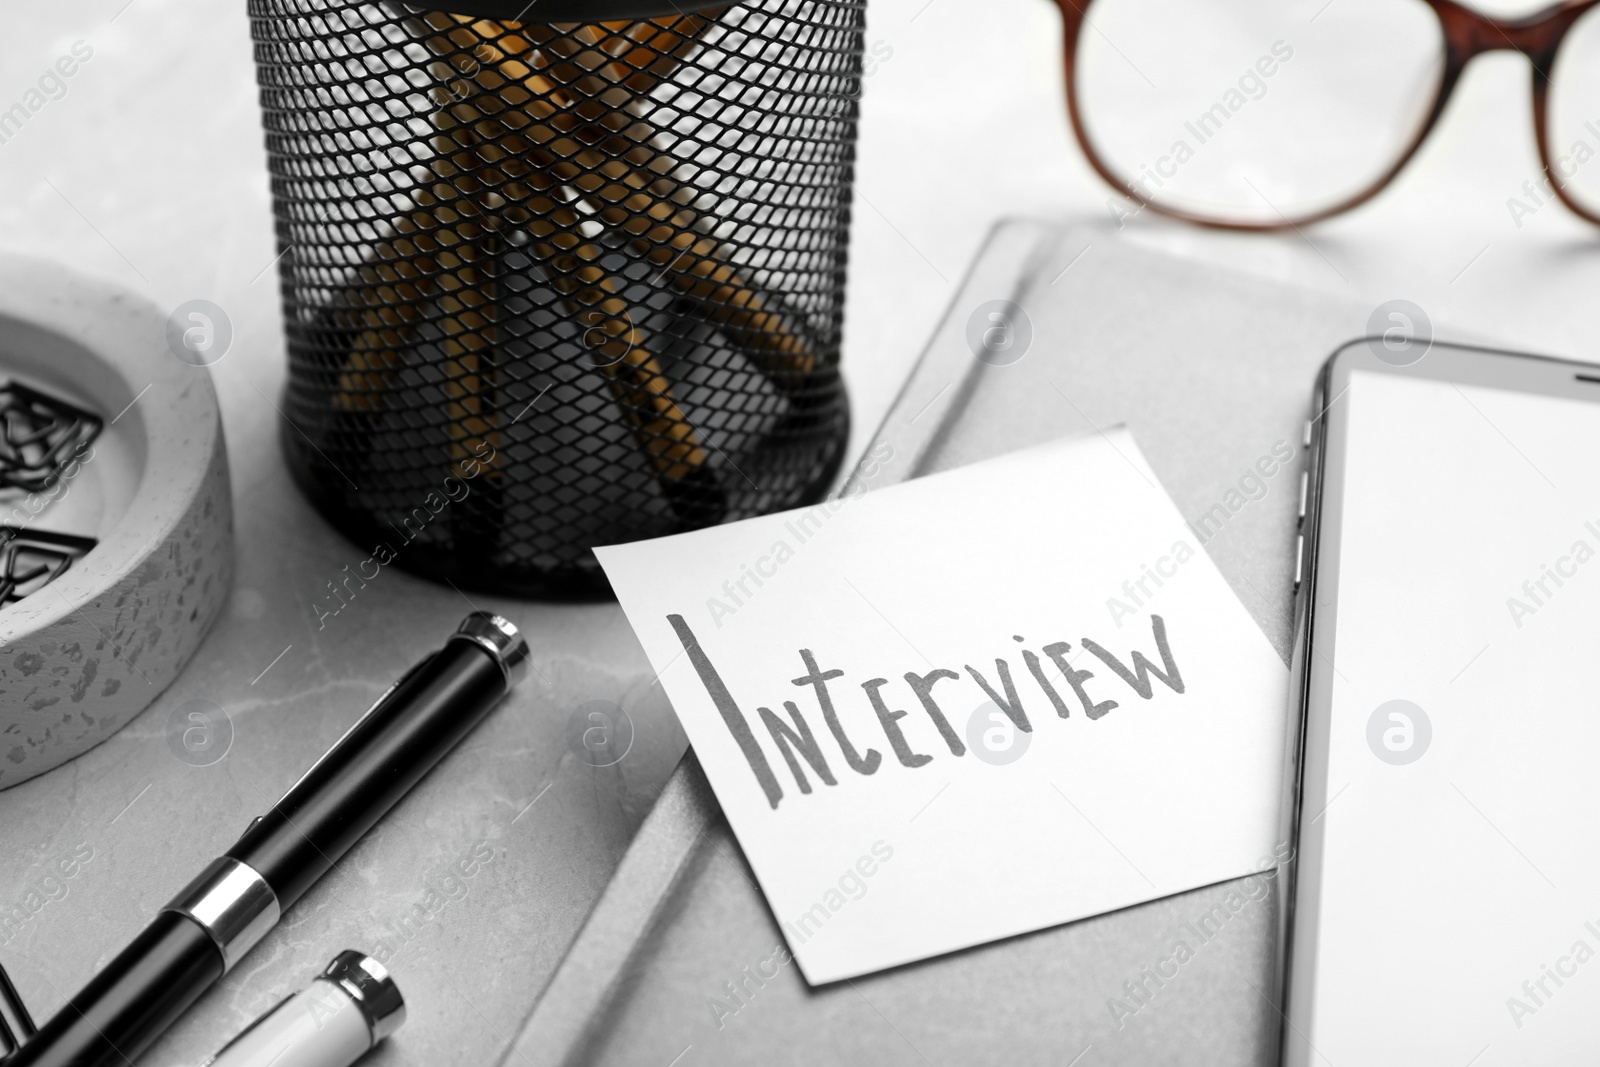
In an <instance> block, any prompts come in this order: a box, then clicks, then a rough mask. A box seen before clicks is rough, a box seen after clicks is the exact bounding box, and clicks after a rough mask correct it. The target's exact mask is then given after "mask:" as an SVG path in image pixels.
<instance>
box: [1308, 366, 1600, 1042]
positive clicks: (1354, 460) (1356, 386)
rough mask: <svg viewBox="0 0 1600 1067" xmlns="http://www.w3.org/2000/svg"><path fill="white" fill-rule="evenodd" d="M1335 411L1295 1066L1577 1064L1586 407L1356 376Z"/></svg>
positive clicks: (1598, 669)
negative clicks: (1338, 481)
mask: <svg viewBox="0 0 1600 1067" xmlns="http://www.w3.org/2000/svg"><path fill="white" fill-rule="evenodd" d="M1595 389H1596V391H1597V393H1600V385H1596V386H1595ZM1340 408H1342V409H1343V410H1342V411H1341V410H1339V409H1340ZM1330 412H1332V413H1334V414H1336V416H1337V417H1338V418H1339V419H1340V420H1341V423H1342V427H1343V429H1342V432H1341V433H1338V434H1335V435H1333V437H1332V438H1331V440H1332V441H1333V442H1334V444H1337V442H1339V441H1341V440H1342V442H1343V455H1342V471H1343V474H1342V478H1343V486H1342V491H1341V492H1340V493H1339V495H1338V501H1337V505H1336V508H1337V510H1336V511H1335V512H1330V514H1329V518H1328V520H1327V521H1328V522H1330V523H1336V524H1337V537H1336V538H1334V539H1332V541H1333V548H1332V554H1331V556H1328V555H1325V557H1324V560H1323V573H1330V572H1331V573H1332V574H1335V575H1336V581H1334V582H1331V583H1329V582H1324V583H1320V585H1319V589H1318V593H1317V596H1318V598H1319V599H1318V602H1317V603H1318V607H1317V610H1318V612H1319V613H1324V614H1323V616H1322V617H1323V618H1324V619H1327V618H1329V617H1331V618H1332V626H1331V628H1330V627H1328V626H1327V625H1326V624H1325V623H1324V624H1323V625H1322V629H1321V631H1320V639H1319V640H1317V641H1316V650H1315V651H1314V652H1313V655H1316V656H1321V657H1325V658H1327V659H1331V690H1330V692H1331V698H1330V700H1329V703H1328V705H1327V706H1328V707H1329V708H1330V714H1329V715H1328V716H1327V719H1326V725H1325V726H1324V727H1322V728H1321V737H1320V739H1314V738H1313V737H1312V732H1313V731H1312V729H1311V728H1309V727H1308V749H1307V751H1308V754H1309V753H1311V752H1312V751H1313V750H1314V749H1316V748H1317V747H1318V746H1319V745H1320V746H1321V752H1322V753H1325V757H1326V758H1325V762H1324V761H1321V760H1319V761H1318V763H1319V766H1317V767H1316V768H1313V767H1312V765H1311V764H1310V763H1309V762H1308V765H1307V777H1306V784H1305V792H1304V794H1303V797H1302V806H1301V814H1300V827H1301V838H1300V840H1301V847H1300V857H1301V859H1300V863H1301V876H1300V885H1301V889H1300V891H1299V897H1298V903H1297V909H1298V911H1297V914H1296V919H1295V938H1296V943H1297V945H1301V944H1303V945H1306V946H1307V950H1306V951H1304V952H1302V951H1300V949H1298V948H1297V949H1296V954H1295V956H1294V963H1293V971H1292V975H1291V1005H1292V1007H1291V1012H1290V1017H1291V1032H1290V1034H1289V1036H1288V1038H1287V1047H1288V1049H1289V1050H1290V1055H1289V1057H1288V1062H1289V1063H1290V1064H1300V1063H1305V1064H1333V1065H1335V1067H1347V1065H1360V1067H1373V1065H1380V1064H1404V1065H1406V1067H1420V1065H1425V1064H1446V1065H1450V1067H1467V1065H1468V1064H1471V1065H1473V1067H1496V1065H1501V1064H1505V1065H1511V1064H1519V1065H1526V1064H1540V1065H1544V1064H1550V1065H1554V1064H1566V1063H1579V1062H1593V1060H1594V1057H1596V1056H1597V1055H1600V404H1595V403H1587V402H1584V401H1582V400H1578V399H1570V398H1564V397H1557V396H1547V395H1538V394H1535V393H1522V392H1515V391H1511V390H1508V389H1501V388H1489V387H1484V386H1480V385H1468V384H1461V383H1456V382H1450V381H1441V380H1432V379H1428V378H1424V377H1408V376H1402V375H1396V374H1385V373H1374V372H1371V371H1362V370H1353V371H1351V373H1350V385H1349V388H1348V390H1347V391H1346V392H1345V393H1344V394H1343V395H1342V396H1339V397H1338V398H1336V399H1335V400H1334V402H1333V405H1332V406H1331V407H1330ZM1330 485H1331V482H1330ZM1324 529H1325V530H1326V529H1327V527H1326V526H1325V527H1324ZM1324 551H1325V553H1326V552H1327V551H1328V549H1327V548H1326V547H1325V549H1324ZM1330 601H1331V602H1330ZM1329 608H1331V609H1332V610H1331V612H1330V611H1329V610H1328V609H1329ZM1324 666H1329V665H1328V664H1324Z"/></svg>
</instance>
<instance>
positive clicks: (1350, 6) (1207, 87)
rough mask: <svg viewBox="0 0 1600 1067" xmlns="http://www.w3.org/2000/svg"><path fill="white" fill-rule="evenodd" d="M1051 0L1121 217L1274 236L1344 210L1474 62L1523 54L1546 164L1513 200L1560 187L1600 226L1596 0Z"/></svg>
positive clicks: (1382, 182)
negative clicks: (1536, 0)
mask: <svg viewBox="0 0 1600 1067" xmlns="http://www.w3.org/2000/svg"><path fill="white" fill-rule="evenodd" d="M1056 3H1057V5H1058V6H1059V7H1060V8H1061V14H1062V19H1063V22H1064V24H1065V41H1064V53H1063V54H1064V57H1065V63H1066V80H1067V108H1068V111H1069V113H1070V115H1071V118H1072V127H1073V131H1074V132H1075V133H1076V134H1077V137H1078V141H1079V143H1080V144H1081V145H1082V146H1083V150H1084V152H1085V153H1086V154H1087V156H1088V158H1089V162H1090V164H1091V165H1092V166H1093V167H1094V169H1095V170H1096V171H1097V172H1099V174H1100V176H1101V177H1102V178H1104V179H1105V180H1106V181H1107V182H1109V183H1110V184H1111V185H1112V186H1113V187H1114V188H1116V189H1117V190H1118V191H1119V192H1121V193H1122V194H1124V195H1125V196H1127V197H1129V198H1130V199H1132V200H1133V201H1134V202H1135V203H1137V204H1138V205H1140V206H1139V208H1138V209H1134V208H1128V209H1127V210H1126V214H1129V215H1131V214H1137V212H1138V211H1139V210H1143V208H1145V207H1148V208H1150V209H1151V210H1152V211H1156V212H1159V213H1161V214H1163V215H1170V216H1172V217H1174V218H1179V219H1184V220H1187V221H1189V222H1194V223H1199V224H1201V225H1204V226H1216V227H1221V228H1224V229H1231V230H1259V231H1268V230H1282V229H1288V228H1291V227H1298V226H1303V225H1305V224H1307V223H1311V222H1315V221H1317V220H1319V219H1325V218H1327V217H1329V216H1331V215H1337V214H1339V213H1340V212H1344V211H1349V210H1350V209H1351V208H1354V207H1356V206H1358V205H1360V204H1363V203H1365V202H1366V201H1368V200H1370V199H1371V198H1372V197H1374V196H1375V195H1377V193H1378V192H1379V191H1380V190H1382V189H1383V188H1384V186H1386V185H1388V184H1389V182H1390V181H1392V180H1393V179H1394V177H1395V175H1397V174H1399V173H1400V171H1401V169H1402V168H1404V167H1405V165H1406V163H1407V161H1409V160H1410V159H1411V157H1412V156H1413V155H1414V154H1415V153H1416V151H1417V148H1418V147H1419V146H1420V145H1421V144H1422V142H1423V140H1424V139H1426V137H1427V136H1428V133H1429V131H1431V130H1432V129H1433V126H1434V123H1436V122H1437V121H1438V119H1439V116H1440V115H1441V114H1442V113H1443V111H1444V107H1445V103H1446V102H1447V101H1448V100H1449V98H1450V93H1451V91H1452V90H1453V89H1454V88H1455V86H1456V83H1457V81H1459V80H1460V78H1461V72H1462V70H1463V69H1464V68H1465V67H1466V65H1467V63H1468V62H1470V61H1471V60H1472V59H1474V58H1475V57H1477V56H1479V55H1481V54H1483V53H1485V52H1492V51H1499V50H1507V51H1515V52H1520V53H1521V54H1522V55H1524V56H1527V57H1528V59H1529V61H1530V62H1531V63H1532V65H1533V115H1534V131H1535V137H1536V139H1537V141H1538V147H1539V158H1540V162H1541V164H1542V165H1543V168H1544V173H1543V174H1542V175H1538V176H1534V175H1530V178H1531V179H1533V181H1532V183H1531V184H1530V185H1528V186H1525V187H1524V189H1523V190H1519V192H1518V199H1517V200H1515V201H1514V202H1512V204H1511V210H1512V213H1513V214H1516V204H1517V203H1521V204H1523V205H1524V207H1525V208H1526V209H1527V211H1528V213H1530V214H1531V213H1532V212H1533V211H1535V210H1537V209H1538V207H1539V206H1541V205H1542V204H1544V203H1546V202H1548V200H1549V199H1559V200H1560V201H1561V202H1562V203H1564V204H1566V205H1567V207H1569V208H1571V209H1572V210H1573V211H1575V212H1576V213H1577V214H1579V215H1581V216H1582V217H1583V218H1585V219H1588V220H1589V221H1590V222H1593V223H1596V224H1600V0H1568V2H1565V3H1561V4H1558V5H1556V6H1554V7H1551V8H1548V9H1546V10H1544V11H1542V12H1540V13H1538V14H1535V15H1530V16H1527V17H1524V18H1515V19H1501V18H1494V17H1491V16H1488V15H1484V14H1480V13H1478V12H1476V11H1472V10H1470V9H1468V8H1465V7H1462V6H1461V5H1460V4H1457V3H1454V2H1452V0H1056ZM1529 190H1531V192H1529ZM1119 210H1120V209H1119Z"/></svg>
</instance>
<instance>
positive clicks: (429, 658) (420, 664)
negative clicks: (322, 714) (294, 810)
mask: <svg viewBox="0 0 1600 1067" xmlns="http://www.w3.org/2000/svg"><path fill="white" fill-rule="evenodd" d="M438 654H439V652H438V650H437V649H436V650H434V651H433V652H430V653H428V654H427V655H426V656H424V657H423V658H422V659H421V660H419V661H417V662H416V663H415V664H413V665H412V667H411V669H410V670H408V671H406V673H404V674H402V675H401V676H400V677H399V678H397V679H395V681H394V684H393V685H391V686H389V688H387V689H385V690H384V691H383V693H382V695H381V696H379V697H378V699H377V700H374V701H373V702H372V707H370V708H368V709H367V710H366V711H364V712H362V713H361V718H359V719H357V720H356V721H355V722H353V723H351V724H350V728H349V729H348V730H346V731H345V732H344V733H342V734H340V735H339V740H337V741H335V742H334V743H333V744H332V745H330V746H328V751H326V752H324V753H323V754H322V755H321V756H319V757H318V758H317V762H315V763H313V764H312V765H311V766H309V767H307V768H306V772H305V773H304V774H302V775H301V776H300V777H299V778H296V779H295V782H294V784H293V785H291V786H290V787H289V788H288V789H286V790H284V791H283V796H281V797H279V798H278V804H282V803H283V801H284V798H285V797H287V796H289V794H290V793H293V792H294V791H295V790H296V789H299V788H300V784H301V783H302V782H304V781H305V780H306V779H307V778H310V777H311V776H312V774H314V773H316V770H317V768H318V767H320V766H322V765H323V764H324V763H326V762H327V761H328V757H330V756H332V755H333V754H334V753H335V752H337V751H339V746H340V745H342V744H344V743H345V740H346V739H347V738H348V737H349V736H350V735H351V734H353V733H355V732H356V731H357V730H359V729H360V728H361V724H362V723H364V722H366V721H367V720H368V719H370V718H372V715H373V713H374V712H376V711H377V710H378V709H379V708H380V707H382V706H383V702H384V701H385V700H388V699H389V698H390V697H391V696H393V695H394V691H395V690H396V689H399V688H400V687H401V686H402V685H405V684H406V683H407V682H409V681H410V680H411V679H412V678H414V677H416V675H417V672H418V671H420V670H422V668H424V667H426V666H427V665H428V664H430V663H432V662H433V657H435V656H437V655H438ZM276 806H277V805H274V807H276Z"/></svg>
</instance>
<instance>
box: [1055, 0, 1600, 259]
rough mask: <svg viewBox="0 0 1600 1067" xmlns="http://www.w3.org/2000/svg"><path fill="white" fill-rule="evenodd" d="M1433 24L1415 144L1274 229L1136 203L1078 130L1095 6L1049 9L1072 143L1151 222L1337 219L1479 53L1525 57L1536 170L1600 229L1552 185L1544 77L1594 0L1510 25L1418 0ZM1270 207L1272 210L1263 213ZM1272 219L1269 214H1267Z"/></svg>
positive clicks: (1360, 199) (1090, 0)
mask: <svg viewBox="0 0 1600 1067" xmlns="http://www.w3.org/2000/svg"><path fill="white" fill-rule="evenodd" d="M1422 2H1423V3H1426V4H1427V5H1428V6H1429V7H1430V8H1432V9H1433V12H1434V14H1435V15H1436V16H1437V17H1438V19H1439V25H1440V28H1441V30H1442V31H1443V37H1444V45H1445V58H1444V70H1443V73H1442V74H1441V75H1440V78H1439V86H1438V90H1437V91H1436V93H1435V97H1434V101H1433V107H1432V109H1431V110H1430V111H1429V113H1428V117H1427V119H1426V120H1425V121H1423V122H1422V123H1421V124H1420V125H1419V126H1418V128H1417V133H1416V136H1415V137H1413V138H1412V140H1411V143H1410V144H1408V145H1406V146H1405V148H1404V150H1402V151H1401V153H1400V155H1399V157H1398V158H1397V159H1396V160H1395V162H1394V164H1393V165H1392V166H1391V167H1390V168H1389V169H1388V170H1387V171H1385V172H1384V173H1383V174H1381V175H1379V176H1378V178H1377V180H1376V181H1374V182H1373V183H1372V184H1371V185H1369V186H1368V187H1367V188H1365V189H1363V190H1361V191H1360V192H1358V193H1356V194H1355V195H1353V196H1350V197H1347V198H1345V199H1344V200H1341V201H1339V202H1338V203H1336V204H1334V205H1332V206H1331V207H1326V208H1323V209H1322V210H1320V211H1315V212H1312V213H1310V214H1307V215H1302V216H1298V217H1295V218H1288V217H1286V216H1284V215H1283V213H1282V212H1279V213H1278V214H1279V219H1280V221H1277V222H1236V221H1231V220H1228V219H1219V218H1212V217H1210V216H1207V215H1201V214H1196V213H1193V212H1189V211H1184V210H1183V209H1181V208H1176V207H1171V206H1169V205H1166V204H1161V203H1157V202H1155V201H1153V200H1151V199H1149V198H1148V197H1145V196H1142V195H1140V194H1139V192H1138V191H1137V190H1136V189H1134V188H1133V187H1132V186H1131V185H1129V184H1128V183H1127V182H1126V181H1124V180H1123V179H1122V178H1120V177H1118V176H1117V174H1116V172H1115V171H1113V170H1112V169H1111V167H1110V166H1108V165H1107V164H1106V162H1105V160H1103V159H1102V158H1101V157H1100V153H1099V152H1098V151H1097V150H1096V149H1095V146H1094V142H1093V141H1092V140H1090V138H1089V132H1088V130H1087V129H1086V128H1085V126H1084V122H1083V115H1082V114H1081V112H1080V110H1079V107H1078V79H1077V65H1078V38H1079V34H1080V31H1081V30H1082V29H1083V25H1084V23H1085V22H1086V21H1087V18H1088V16H1087V12H1088V9H1089V8H1091V7H1093V6H1094V0H1056V6H1057V7H1059V8H1060V9H1061V21H1062V25H1063V29H1064V34H1063V40H1062V58H1063V62H1064V65H1065V68H1066V77H1067V113H1068V114H1069V115H1070V116H1071V119H1072V132H1073V133H1074V134H1076V135H1077V138H1078V144H1079V146H1080V147H1081V148H1082V149H1083V153H1084V155H1085V156H1087V157H1088V159H1089V165H1090V166H1092V167H1093V168H1094V169H1095V172H1096V173H1097V174H1099V175H1100V177H1101V178H1103V179H1104V180H1105V181H1106V183H1107V184H1108V185H1110V186H1111V187H1112V188H1113V189H1115V190H1117V191H1118V192H1119V193H1121V194H1122V195H1123V196H1126V197H1127V198H1128V199H1130V200H1132V201H1134V202H1135V203H1137V204H1139V205H1140V206H1141V207H1147V208H1149V209H1150V210H1151V211H1154V212H1156V213H1157V214H1161V215H1166V216H1168V217H1170V218H1175V219H1182V220H1183V221H1185V222H1192V223H1195V224H1197V225H1200V226H1210V227H1213V228H1215V229H1220V230H1246V231H1251V232H1256V233H1271V232H1275V231H1280V230H1288V229H1295V228H1298V227H1300V226H1306V225H1309V224H1311V223H1313V222H1318V221H1320V220H1322V219H1325V218H1329V217H1330V216H1333V215H1339V214H1342V213H1344V212H1346V211H1349V210H1351V209H1352V208H1355V207H1359V206H1360V205H1362V204H1364V203H1366V202H1367V201H1368V200H1371V199H1372V198H1373V197H1375V196H1377V195H1378V194H1379V193H1380V192H1382V191H1383V190H1384V189H1385V188H1386V187H1387V186H1388V184H1389V183H1390V182H1392V181H1393V180H1394V179H1395V176H1396V175H1397V174H1399V173H1400V172H1401V171H1402V170H1404V169H1405V166H1406V164H1407V163H1409V162H1411V157H1412V156H1414V155H1416V152H1417V149H1418V148H1420V147H1421V146H1422V142H1423V141H1425V140H1427V139H1428V134H1430V133H1432V132H1433V128H1434V126H1435V125H1436V124H1437V123H1438V121H1439V116H1440V115H1442V114H1443V113H1444V108H1445V105H1446V104H1447V103H1449V101H1450V94H1451V93H1452V92H1454V91H1455V87H1456V83H1457V82H1458V81H1460V79H1461V73H1462V71H1463V70H1465V69H1466V66H1467V64H1468V63H1470V62H1471V61H1472V60H1473V59H1476V58H1477V57H1478V56H1480V55H1482V54H1484V53H1485V52H1500V51H1508V52H1519V53H1521V54H1522V55H1524V56H1527V57H1528V60H1529V62H1530V63H1531V64H1532V66H1533V128H1534V139H1535V140H1536V141H1537V142H1538V146H1539V162H1540V165H1541V166H1542V167H1543V168H1544V171H1545V173H1546V174H1548V175H1552V177H1551V181H1550V185H1551V186H1552V187H1553V188H1554V189H1555V192H1556V195H1557V196H1558V197H1560V198H1561V202H1562V203H1563V204H1565V205H1567V207H1568V208H1570V209H1571V210H1572V212H1573V213H1574V214H1576V215H1578V216H1580V217H1581V218H1584V219H1587V220H1588V221H1590V222H1592V223H1594V224H1596V225H1600V212H1596V211H1591V210H1589V209H1588V208H1585V207H1584V206H1582V205H1581V204H1579V203H1578V202H1577V201H1576V200H1574V199H1573V198H1572V197H1570V196H1568V195H1567V191H1566V189H1565V188H1563V187H1562V184H1561V182H1560V181H1559V180H1558V178H1559V175H1560V171H1559V169H1558V168H1556V167H1555V164H1554V160H1552V159H1551V155H1550V133H1549V129H1548V122H1547V119H1548V114H1549V106H1548V104H1549V94H1550V70H1551V68H1552V67H1553V66H1554V64H1555V59H1556V54H1557V53H1558V52H1559V51H1560V48H1561V42H1562V41H1563V40H1565V39H1566V35H1567V31H1568V30H1569V29H1571V28H1572V25H1573V23H1575V22H1577V21H1578V19H1579V18H1580V17H1582V16H1583V15H1584V14H1585V13H1586V12H1587V11H1588V10H1589V9H1590V8H1592V7H1594V6H1595V5H1596V4H1600V0H1565V2H1563V3H1559V4H1556V5H1555V6H1553V7H1549V8H1546V9H1545V10H1543V11H1540V12H1537V13H1535V14H1532V15H1525V16H1523V17H1521V18H1515V19H1499V18H1493V17H1491V16H1489V15H1484V14H1482V13H1480V12H1477V11H1473V10H1471V9H1470V8H1466V7H1463V6H1462V5H1460V4H1458V3H1455V2H1454V0H1422ZM1268 206H1271V205H1268ZM1273 210H1274V211H1277V209H1276V208H1273Z"/></svg>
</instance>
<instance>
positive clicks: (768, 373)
mask: <svg viewBox="0 0 1600 1067" xmlns="http://www.w3.org/2000/svg"><path fill="white" fill-rule="evenodd" d="M863 4H864V0H750V2H748V3H742V4H733V5H731V6H728V7H725V8H713V9H710V10H707V11H703V12H700V13H694V14H688V15H676V16H671V17H665V18H659V19H653V20H648V21H634V22H607V23H599V24H593V25H574V24H537V23H531V22H530V23H520V24H519V23H513V22H507V21H495V20H489V19H482V18H476V17H472V16H469V15H457V14H446V13H443V12H438V11H427V10H420V9H415V8H412V7H409V6H401V5H398V4H391V3H355V2H344V0H250V14H251V20H252V25H253V35H254V38H255V41H256V61H257V68H258V72H259V78H260V84H261V98H262V107H263V111H264V121H265V125H266V131H267V150H268V156H269V166H270V170H271V174H272V182H273V194H274V202H275V211H276V217H277V226H278V239H279V244H280V248H283V249H284V250H285V253H284V255H283V258H282V260H281V263H280V267H279V270H280V274H281V281H282V288H283V298H284V305H285V318H286V324H287V332H288V342H289V361H290V375H289V384H288V387H287V391H286V413H287V415H288V417H289V420H290V422H291V423H292V426H290V427H288V428H286V429H285V431H284V434H283V442H284V447H285V450H286V452H287V453H288V457H289V462H290V466H291V469H292V470H293V471H294V474H295V477H296V479H297V480H298V481H299V482H300V484H301V486H302V488H304V489H305V490H306V491H307V492H308V493H309V494H310V496H311V497H312V499H313V500H315V501H316V503H317V504H318V506H319V507H320V508H321V509H322V510H323V512H324V513H325V514H327V515H328V516H329V517H330V518H331V519H332V520H333V521H334V522H335V523H336V524H337V525H338V526H339V527H340V528H341V529H343V530H344V531H345V532H346V533H347V534H349V535H350V536H352V537H354V538H356V539H357V540H358V542H359V543H361V544H362V545H363V546H367V545H376V544H382V545H386V546H388V548H389V549H390V550H391V551H393V552H394V554H395V556H396V557H397V561H398V562H399V564H400V565H401V566H404V567H407V568H408V569H412V570H416V571H419V572H423V573H429V574H433V575H438V576H443V577H448V578H451V579H452V580H456V581H460V582H465V583H468V584H471V585H474V586H477V587H480V588H488V589H493V590H497V591H503V592H520V593H532V594H556V593H563V592H582V591H589V590H594V589H597V588H603V579H602V578H600V576H599V574H598V568H597V565H596V564H595V562H594V559H593V556H592V555H591V554H590V553H589V551H588V548H589V547H590V546H593V545H598V544H607V543H614V542H617V541H623V540H631V539H634V538H639V537H649V536H655V535H659V534H663V533H670V532H673V531H676V530H681V529H688V528H692V527H697V526H704V525H709V524H712V523H717V522H721V521H725V520H731V519H737V518H743V517H747V516H750V515H755V514H760V513H763V512H768V511H772V510H777V509H781V508H785V507H792V506H796V505H798V504H801V503H805V502H807V501H808V500H810V499H813V498H815V497H816V496H817V495H818V494H820V493H821V492H822V491H823V490H825V488H826V487H827V485H828V483H829V482H830V481H831V480H832V477H833V475H834V473H835V472H836V470H837V466H838V463H839V459H840V457H841V454H842V450H843V447H844V443H845V437H846V427H847V421H848V414H847V405H846V401H845V396H844V391H843V387H842V384H841V381H840V378H839V368H838V363H839V330H840V323H841V319H842V313H843V297H844V265H845V243H846V237H847V227H848V220H849V194H850V177H851V164H852V161H853V155H854V141H855V126H856V99H855V98H856V95H857V90H858V88H859V85H860V80H859V75H860V64H861V43H862V39H861V33H862V23H863ZM596 6H597V7H602V6H603V4H600V3H597V5H596ZM379 562H386V560H384V559H382V558H381V554H380V558H379Z"/></svg>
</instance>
